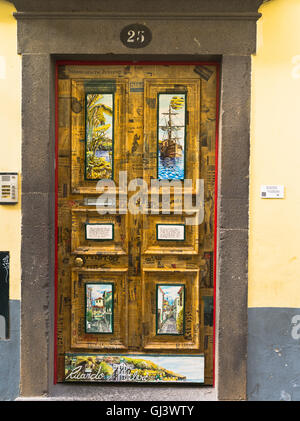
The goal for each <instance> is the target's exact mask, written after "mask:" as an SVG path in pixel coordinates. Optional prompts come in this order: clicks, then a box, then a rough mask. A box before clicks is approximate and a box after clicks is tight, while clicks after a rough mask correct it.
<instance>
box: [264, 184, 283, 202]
mask: <svg viewBox="0 0 300 421" xmlns="http://www.w3.org/2000/svg"><path fill="white" fill-rule="evenodd" d="M260 197H261V198H262V199H284V186H282V185H277V184H276V185H262V186H261V188H260Z"/></svg>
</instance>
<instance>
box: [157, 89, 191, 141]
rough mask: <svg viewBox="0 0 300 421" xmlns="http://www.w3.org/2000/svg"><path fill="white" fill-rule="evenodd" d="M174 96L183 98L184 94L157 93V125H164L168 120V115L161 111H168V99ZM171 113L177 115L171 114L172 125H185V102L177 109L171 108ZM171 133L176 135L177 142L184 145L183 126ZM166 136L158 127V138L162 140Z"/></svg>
mask: <svg viewBox="0 0 300 421" xmlns="http://www.w3.org/2000/svg"><path fill="white" fill-rule="evenodd" d="M174 96H178V97H180V98H183V99H184V98H185V97H184V96H180V95H176V94H160V95H159V125H160V126H164V125H166V124H167V122H168V116H167V115H163V113H168V112H169V105H170V101H171V99H172V98H173V97H174ZM172 113H176V114H177V115H172V123H173V125H178V126H184V125H185V104H184V105H183V107H182V108H181V109H179V110H173V109H172ZM173 135H174V136H175V135H176V136H177V137H178V142H179V143H180V144H181V145H182V146H183V145H184V127H182V128H180V129H179V130H177V131H174V132H173ZM166 136H167V133H166V132H165V131H164V130H161V129H159V139H160V140H162V139H164V138H165V137H166Z"/></svg>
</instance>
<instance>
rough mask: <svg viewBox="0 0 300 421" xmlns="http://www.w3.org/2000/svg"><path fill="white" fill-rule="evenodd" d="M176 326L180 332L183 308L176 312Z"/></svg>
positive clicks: (181, 329)
mask: <svg viewBox="0 0 300 421" xmlns="http://www.w3.org/2000/svg"><path fill="white" fill-rule="evenodd" d="M176 327H177V331H178V333H182V331H183V308H182V309H181V310H180V312H179V313H178V317H177V320H176Z"/></svg>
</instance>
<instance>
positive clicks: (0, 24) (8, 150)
mask: <svg viewBox="0 0 300 421" xmlns="http://www.w3.org/2000/svg"><path fill="white" fill-rule="evenodd" d="M14 11H15V8H14V6H13V5H12V4H11V3H8V2H6V1H3V0H0V172H18V173H19V179H20V171H21V58H20V57H19V56H18V55H17V24H16V20H15V18H14V17H13V12H14ZM20 192H21V185H20V182H19V203H18V204H17V205H1V204H0V251H9V252H10V299H13V300H19V299H20V298H21V266H20V245H21V194H20Z"/></svg>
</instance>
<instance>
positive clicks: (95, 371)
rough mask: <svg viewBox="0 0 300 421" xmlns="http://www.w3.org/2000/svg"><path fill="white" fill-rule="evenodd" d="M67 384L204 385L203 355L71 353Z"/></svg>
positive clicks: (68, 361) (67, 356)
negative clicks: (88, 382) (189, 383)
mask: <svg viewBox="0 0 300 421" xmlns="http://www.w3.org/2000/svg"><path fill="white" fill-rule="evenodd" d="M64 380H65V381H66V382H86V381H90V382H103V381H104V382H108V381H111V382H147V383H148V382H149V383H157V382H165V383H183V382H193V383H203V381H204V356H203V355H193V356H191V355H190V356H187V355H180V356H176V355H99V354H98V355H95V354H83V355H82V354H69V355H68V354H67V355H66V356H65V378H64Z"/></svg>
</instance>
